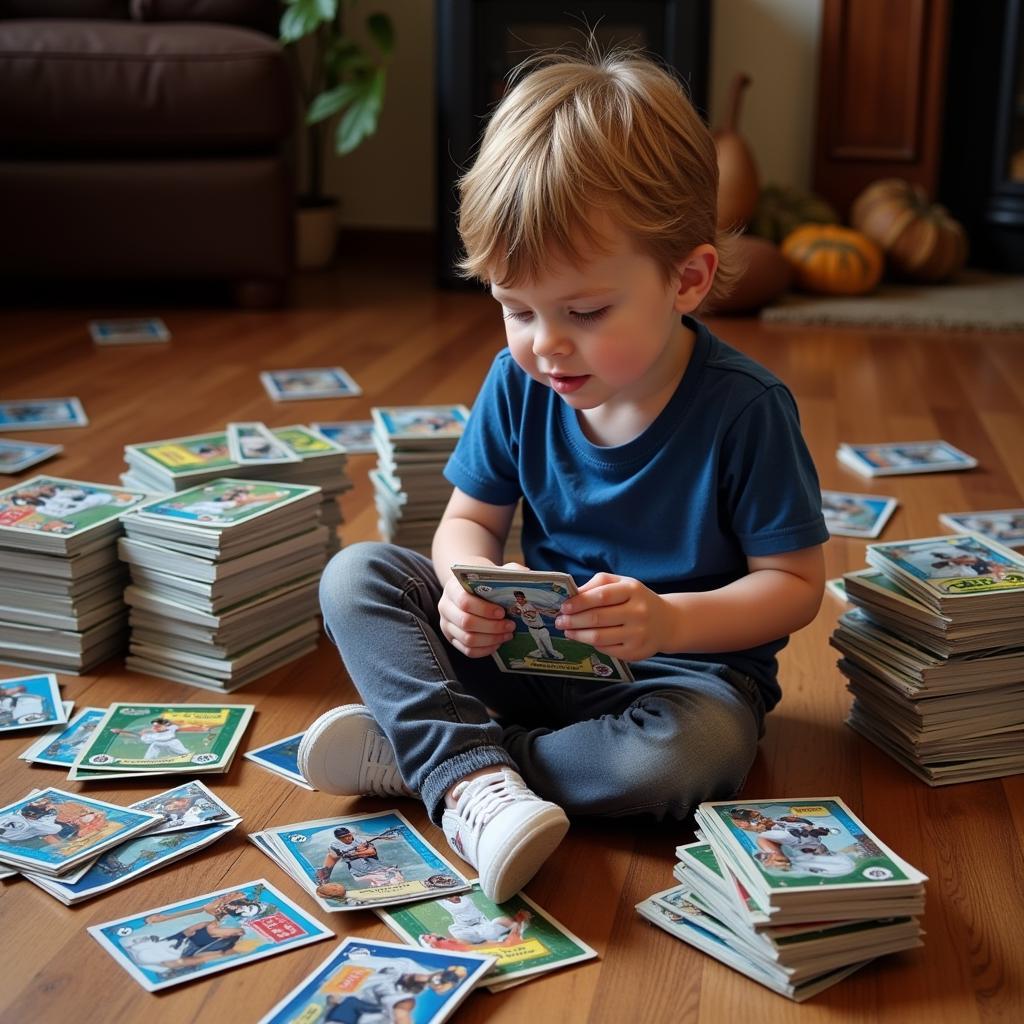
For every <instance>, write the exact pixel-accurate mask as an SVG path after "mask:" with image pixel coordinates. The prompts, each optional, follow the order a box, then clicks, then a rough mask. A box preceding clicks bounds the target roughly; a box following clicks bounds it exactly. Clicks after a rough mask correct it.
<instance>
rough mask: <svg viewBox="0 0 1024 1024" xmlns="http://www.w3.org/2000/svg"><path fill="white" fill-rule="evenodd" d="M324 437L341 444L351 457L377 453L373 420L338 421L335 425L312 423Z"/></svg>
mask: <svg viewBox="0 0 1024 1024" xmlns="http://www.w3.org/2000/svg"><path fill="white" fill-rule="evenodd" d="M310 426H311V427H312V428H313V429H314V430H317V431H319V432H320V433H321V434H323V435H324V437H326V438H328V439H329V440H331V441H334V442H335V443H336V444H340V445H341V446H342V448H344V449H345V451H347V452H348V453H349V454H350V455H362V454H365V453H366V452H375V451H376V450H377V449H376V447H375V446H374V443H373V420H336V421H334V422H333V423H311V424H310Z"/></svg>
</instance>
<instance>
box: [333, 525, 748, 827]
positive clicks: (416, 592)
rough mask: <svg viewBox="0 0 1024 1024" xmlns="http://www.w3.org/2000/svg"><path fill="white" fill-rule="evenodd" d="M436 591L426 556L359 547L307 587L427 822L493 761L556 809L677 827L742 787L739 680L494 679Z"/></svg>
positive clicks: (667, 663) (744, 716) (646, 668)
mask: <svg viewBox="0 0 1024 1024" xmlns="http://www.w3.org/2000/svg"><path fill="white" fill-rule="evenodd" d="M440 597H441V586H440V584H439V583H438V580H437V575H436V574H435V572H434V568H433V565H432V564H431V562H430V560H429V559H427V558H425V557H423V556H422V555H419V554H417V553H416V552H414V551H410V550H408V549H406V548H400V547H396V546H394V545H390V544H380V543H373V542H370V543H361V544H353V545H351V546H349V547H346V548H343V549H342V550H341V551H340V552H339V553H338V554H337V555H335V556H334V558H333V559H332V560H331V561H330V563H329V564H328V566H327V568H326V569H325V570H324V575H323V579H322V580H321V583H320V604H321V607H322V609H323V615H324V624H325V626H326V628H327V632H328V635H329V636H330V637H331V639H332V640H333V641H334V643H335V644H336V645H337V647H338V650H339V651H340V652H341V656H342V660H343V661H344V663H345V666H346V668H347V669H348V672H349V675H350V676H351V678H352V682H353V683H354V684H355V687H356V689H357V690H358V691H359V694H360V696H361V698H362V700H363V702H364V703H365V704H366V706H367V707H368V708H369V709H370V712H371V714H372V715H373V717H374V718H375V719H376V720H377V722H378V724H379V725H380V727H381V729H382V731H383V732H384V734H385V735H386V736H387V737H388V739H389V740H390V741H391V743H392V745H393V746H394V748H395V755H396V758H397V762H398V767H399V769H400V770H401V772H402V776H403V777H404V779H405V781H406V783H408V785H409V786H411V787H412V788H413V789H415V790H417V791H418V792H419V793H420V795H421V796H422V798H423V802H424V803H425V804H426V807H427V811H428V813H429V814H430V816H431V819H432V820H433V821H435V822H437V823H439V822H440V818H441V814H442V812H443V810H444V795H445V793H446V792H447V790H449V789H450V788H451V787H452V786H453V785H455V783H456V782H458V781H459V780H460V779H461V778H463V777H464V776H465V775H467V774H468V773H470V772H472V771H475V770H477V769H479V768H487V767H491V766H497V765H509V766H510V767H512V768H515V769H516V770H517V771H518V772H519V773H520V774H521V775H522V776H523V779H524V780H525V781H526V784H527V785H528V786H529V787H530V788H531V789H532V790H533V791H534V792H535V793H537V794H538V795H539V796H542V797H544V798H545V799H547V800H552V801H554V802H555V803H556V804H558V805H559V806H561V807H562V808H563V809H564V810H565V811H566V812H567V813H569V814H588V815H601V816H606V817H618V816H622V815H631V814H650V815H653V816H654V817H656V818H659V819H660V818H663V817H665V816H666V815H667V816H669V817H671V818H676V819H682V818H685V817H686V816H687V815H688V814H689V813H690V811H691V810H692V809H693V808H694V807H695V806H696V804H698V803H699V802H700V801H702V800H712V799H726V798H728V797H730V796H731V795H732V794H733V793H735V792H736V791H737V790H738V789H739V788H740V787H741V786H742V784H743V781H744V780H745V778H746V776H747V772H748V771H749V770H750V766H751V764H752V763H753V760H754V755H755V753H756V749H757V741H758V737H759V735H760V733H761V729H762V722H763V718H764V711H763V704H762V702H761V697H760V694H759V692H758V689H757V684H756V683H755V682H754V681H753V680H752V679H749V678H748V677H747V676H745V675H742V674H741V673H739V672H736V671H735V670H733V669H731V668H729V667H727V666H725V665H719V664H713V663H707V662H700V661H694V660H691V659H686V658H682V657H677V656H672V655H656V656H655V657H653V658H648V659H647V660H645V661H639V662H633V663H631V665H630V668H631V669H632V671H633V675H634V676H635V679H636V681H635V682H632V683H622V682H595V681H591V680H584V681H574V680H572V679H565V680H564V681H563V680H560V679H553V678H551V677H543V678H542V677H538V676H530V675H518V674H507V673H503V672H501V671H500V670H499V669H498V666H497V663H496V662H495V661H494V660H493V659H492V658H489V657H488V658H467V657H466V656H465V655H463V654H461V653H460V652H459V651H457V650H456V649H455V648H454V647H452V645H451V644H450V643H449V642H448V641H447V640H446V639H445V638H444V637H443V636H442V634H441V629H440V620H439V616H438V612H437V603H438V601H439V600H440Z"/></svg>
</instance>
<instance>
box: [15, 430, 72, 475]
mask: <svg viewBox="0 0 1024 1024" xmlns="http://www.w3.org/2000/svg"><path fill="white" fill-rule="evenodd" d="M62 451H64V445H62V444H38V443H37V442H36V441H13V440H11V439H10V438H6V437H0V476H13V475H14V474H15V473H20V472H21V471H22V470H23V469H28V468H29V466H35V465H36V464H37V463H40V462H45V461H46V460H47V459H52V458H53V456H54V455H59V454H60V453H61V452H62Z"/></svg>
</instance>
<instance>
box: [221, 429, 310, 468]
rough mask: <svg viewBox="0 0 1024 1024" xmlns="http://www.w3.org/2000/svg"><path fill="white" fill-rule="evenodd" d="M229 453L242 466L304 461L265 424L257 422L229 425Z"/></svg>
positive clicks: (274, 464)
mask: <svg viewBox="0 0 1024 1024" xmlns="http://www.w3.org/2000/svg"><path fill="white" fill-rule="evenodd" d="M228 452H229V453H230V454H231V458H232V459H234V460H235V462H237V463H238V464H239V465H240V466H276V465H280V464H281V463H287V462H301V461H302V459H301V458H300V457H299V456H298V455H296V454H295V453H294V452H293V451H292V450H291V448H289V447H288V445H286V444H285V443H284V441H282V440H280V438H277V437H275V436H274V435H273V434H272V433H271V432H270V428H269V427H268V426H267V425H266V424H265V423H261V422H256V421H253V422H247V423H229V424H228Z"/></svg>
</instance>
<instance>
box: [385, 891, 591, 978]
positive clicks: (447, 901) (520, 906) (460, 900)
mask: <svg viewBox="0 0 1024 1024" xmlns="http://www.w3.org/2000/svg"><path fill="white" fill-rule="evenodd" d="M376 914H377V916H378V917H379V918H380V919H381V920H382V921H383V922H384V923H385V924H386V925H387V926H388V927H389V928H390V929H391V930H392V931H393V932H394V933H395V934H396V935H397V936H398V937H399V938H400V939H403V940H404V941H406V942H409V943H411V944H412V945H414V946H415V945H419V946H425V947H427V948H429V949H443V950H447V951H450V952H459V953H481V954H484V955H486V956H493V957H494V958H495V965H494V968H493V969H492V970H491V973H490V974H489V975H488V978H487V980H486V981H484V982H483V983H482V984H483V986H484V987H485V988H488V989H490V990H491V991H492V992H500V991H501V990H502V989H504V988H510V987H511V986H512V985H513V984H518V983H519V982H522V981H526V980H527V979H529V978H531V977H534V976H535V975H538V974H546V973H547V972H548V971H554V970H557V969H558V968H559V967H566V966H567V965H569V964H575V963H579V962H580V961H582V960H591V959H593V958H594V957H596V956H597V953H596V952H595V951H594V950H593V949H591V948H590V946H588V945H587V944H586V943H585V942H583V940H582V939H579V938H577V937H576V936H575V935H573V934H572V932H570V931H569V930H568V929H567V928H566V927H565V926H564V925H562V924H560V923H559V922H558V921H556V920H555V919H554V918H553V917H551V916H550V915H548V914H546V913H545V912H544V911H543V910H541V908H540V907H538V906H537V904H536V903H534V902H533V901H532V900H531V899H529V898H528V897H527V896H525V895H524V894H523V893H517V894H516V895H515V896H513V897H512V898H511V899H509V900H506V901H505V902H504V903H493V902H491V900H489V899H488V898H487V897H486V896H485V895H484V894H483V893H482V892H481V891H480V887H479V886H477V885H474V886H473V888H472V890H471V891H470V892H464V893H450V894H448V895H445V896H438V897H436V898H434V899H431V900H423V901H422V902H419V903H411V904H409V905H408V906H404V907H393V908H389V909H383V908H381V909H378V910H377V911H376Z"/></svg>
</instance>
